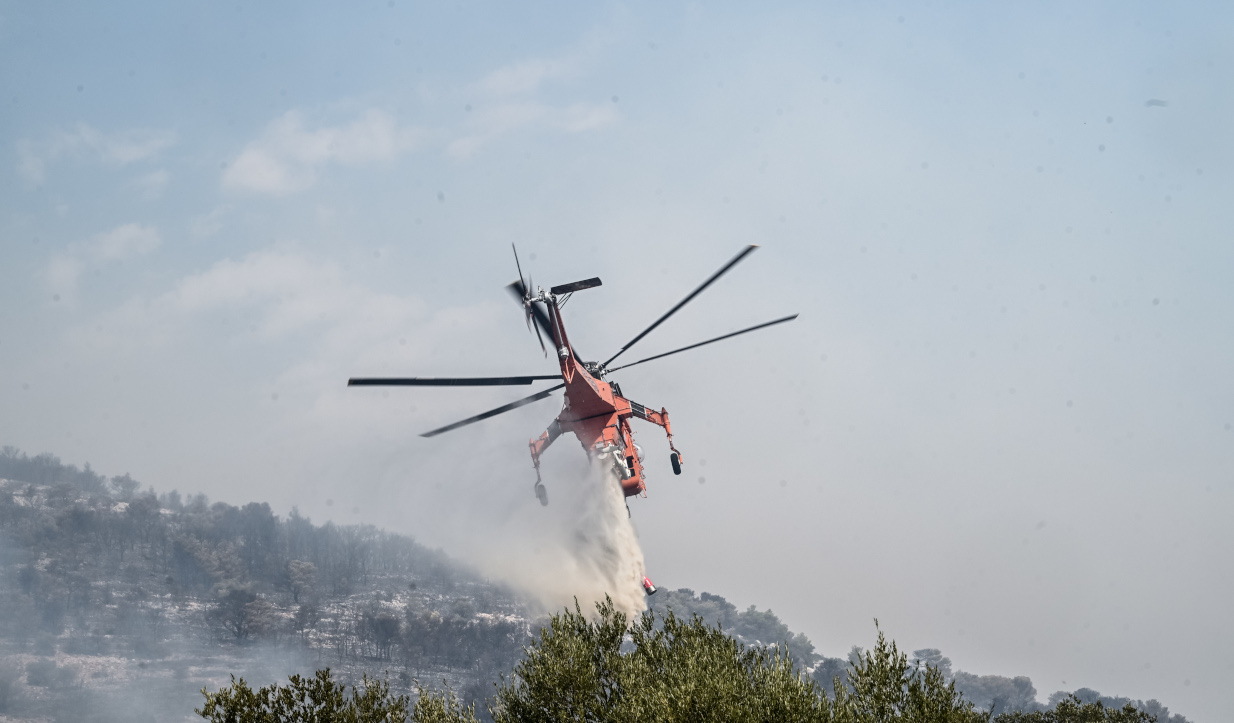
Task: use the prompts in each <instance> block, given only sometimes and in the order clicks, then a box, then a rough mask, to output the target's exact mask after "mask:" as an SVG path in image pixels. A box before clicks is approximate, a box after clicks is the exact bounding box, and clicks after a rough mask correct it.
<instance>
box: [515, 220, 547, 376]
mask: <svg viewBox="0 0 1234 723" xmlns="http://www.w3.org/2000/svg"><path fill="white" fill-rule="evenodd" d="M510 248H511V249H513V251H514V266H515V268H517V269H518V281H517V282H515V283H513V284H510V290H511V291H512V292H513V293H514V294H515V295H516V296H518V297H519V301H520V302H522V304H523V314H524V316H525V317H526V321H527V329H528V331H530V330H531V329H533V328H534V329H535V332H536V340H537V341H539V342H540V351H543V352H544V356H546V357H547V356H548V348H547V347H545V346H544V337H543V336H542V335H541V334H540V325H539V324H538V323H537V324H532V323H531V318H532V316H534V315H535V311H534V310H533V308H532V304H534V303H535V302H534V301H532V300H531V290H532V286H531V278H530V277H528V278H527V280H526V281H524V280H523V265H522V264H520V263H519V261H518V248H517V247H516V246H515V245H514V244H513V243H511V244H510Z"/></svg>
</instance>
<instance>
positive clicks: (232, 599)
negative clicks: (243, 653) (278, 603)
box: [210, 587, 273, 640]
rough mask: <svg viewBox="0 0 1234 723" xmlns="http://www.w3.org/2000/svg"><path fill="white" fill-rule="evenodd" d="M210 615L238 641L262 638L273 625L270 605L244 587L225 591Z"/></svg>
mask: <svg viewBox="0 0 1234 723" xmlns="http://www.w3.org/2000/svg"><path fill="white" fill-rule="evenodd" d="M210 615H211V617H212V619H213V620H214V621H215V622H216V623H217V624H218V625H219V626H220V627H222V628H223V629H224V630H225V631H227V632H228V633H229V634H231V635H233V636H234V637H235V639H236V640H248V639H249V638H250V637H257V636H260V635H262V634H263V633H265V632H267V631H268V630H269V629H270V627H271V625H272V623H273V620H272V618H273V609H272V606H271V605H270V603H268V602H266V601H265V600H263V599H261V598H260V597H258V596H257V593H255V592H253V591H252V590H249V589H248V588H244V587H233V588H228V589H227V590H225V591H223V592H222V593H221V594H220V595H219V598H218V603H217V604H216V605H215V607H214V610H212V611H211V612H210Z"/></svg>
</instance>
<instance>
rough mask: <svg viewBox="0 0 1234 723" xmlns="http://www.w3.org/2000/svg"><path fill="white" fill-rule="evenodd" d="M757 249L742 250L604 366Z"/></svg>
mask: <svg viewBox="0 0 1234 723" xmlns="http://www.w3.org/2000/svg"><path fill="white" fill-rule="evenodd" d="M756 248H758V245H757V244H750V245H749V246H746V247H745V248H744V249H742V250H741V252H740V253H738V254H737V255H736V256H734V257H733V258H732V259H731V260H730V261H729V262H728V263H727V264H724V266H722V267H721V268H720V270H719V271H717V272H715V273H714V274H712V275H711V278H709V279H707V280H706V281H704V282H703V285H702V286H700V287H698V288H697V289H695V290H694V291H691V292H690V295H689V296H687V297H686V298H684V299H682V300H681V301H679V302H677V305H676V306H674V307H673V308H671V309H669V310H668V313H666V314H665V315H664V316H661V317H660V318H659V319H656V323H654V324H652V325H651V326H649V327H647V328H646V329H644V330H643V333H641V334H639V335H638V336H636V337H634V338H633V339H631V340H630V343H629V344H626V345H625V346H623V347H621V351H619V352H617V353H616V354H614V355H612V356H611V357H609V358H608V361H606V362H604V365H605V366H607V365H608V364H609V362H611V361H613V360H614V359H616V358H617V357H619V356H621V355H622V354H624V353H625V352H626V350H627V349H629V348H630V347H632V346H634V345H635V344H637V343H638V341H639V339H642V338H643V337H645V336H647V335H648V334H650V333H651V330H652V329H655V328H656V327H657V326H659V325H660V324H663V323H664V321H665V320H666V319H668V317H670V316H672V315H673V314H676V313H677V310H678V309H680V308H681V307H683V306H685V305H686V304H688V303H690V300H691V299H693V298H694V297H696V296H698V295H699V294H700V293H702V291H703V289H705V288H707V287H708V286H711V285H712V283H714V282H715V280H716V279H718V278H720V277H721V276H723V275H724V274H725V273H727V272H728V270H729V269H731V268H733V267H734V266H736V265H737V262H739V261H741V260H742V259H744V258H745V257H746V256H747V255H749V253H750V252H751V251H753V250H754V249H756ZM627 366H629V365H627Z"/></svg>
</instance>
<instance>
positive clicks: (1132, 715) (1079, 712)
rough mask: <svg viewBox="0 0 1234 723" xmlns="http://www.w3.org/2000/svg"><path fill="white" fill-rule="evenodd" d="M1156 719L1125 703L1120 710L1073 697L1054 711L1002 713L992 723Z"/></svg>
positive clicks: (1127, 722) (1118, 722)
mask: <svg viewBox="0 0 1234 723" xmlns="http://www.w3.org/2000/svg"><path fill="white" fill-rule="evenodd" d="M1156 721H1157V717H1156V716H1154V715H1151V714H1149V713H1146V712H1144V711H1141V710H1139V709H1138V708H1136V707H1135V706H1133V705H1131V704H1130V703H1127V704H1126V705H1124V706H1123V707H1122V708H1107V707H1105V705H1103V704H1102V703H1101V701H1096V702H1094V703H1085V702H1084V701H1082V700H1080V699H1079V698H1077V697H1076V696H1074V695H1070V696H1067V697H1066V698H1064V699H1062V700H1060V701H1059V702H1058V706H1057V707H1056V708H1054V710H1044V711H1043V710H1037V711H1033V712H1032V713H1018V712H1017V713H1003V714H1002V715H1000V716H998V717H996V718H995V719H994V723H1156Z"/></svg>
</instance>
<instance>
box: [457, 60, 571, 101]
mask: <svg viewBox="0 0 1234 723" xmlns="http://www.w3.org/2000/svg"><path fill="white" fill-rule="evenodd" d="M577 74H578V71H577V67H576V65H575V64H573V63H569V62H566V61H561V60H526V61H523V62H521V63H514V64H512V65H507V66H505V67H502V68H498V69H497V70H495V71H493V72H492V73H489V74H488V75H487V76H485V77H484V79H483V80H481V81H480V82H479V83H478V84H477V89H478V90H479V91H480V92H482V93H485V94H488V95H493V96H505V95H514V94H517V93H529V92H531V91H534V90H537V89H538V88H539V87H540V84H541V83H543V82H544V81H546V80H552V79H557V78H568V77H571V76H574V75H577Z"/></svg>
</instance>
